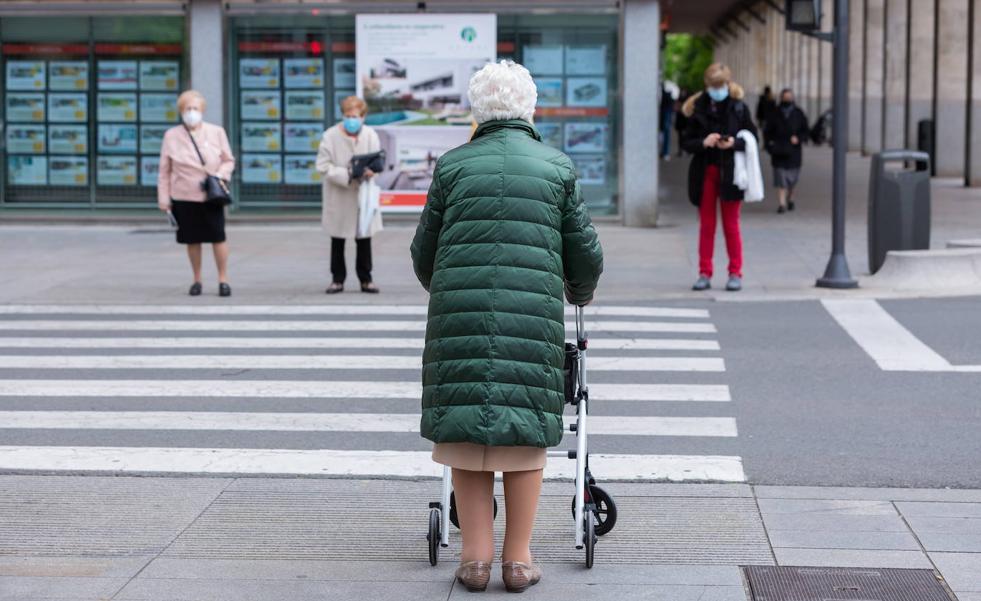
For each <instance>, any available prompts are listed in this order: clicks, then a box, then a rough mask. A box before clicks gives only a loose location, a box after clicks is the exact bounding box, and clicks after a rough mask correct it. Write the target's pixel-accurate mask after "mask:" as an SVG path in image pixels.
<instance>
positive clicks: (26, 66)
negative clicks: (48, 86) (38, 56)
mask: <svg viewBox="0 0 981 601" xmlns="http://www.w3.org/2000/svg"><path fill="white" fill-rule="evenodd" d="M44 79H45V68H44V61H7V89H8V90H18V91H19V90H38V91H42V90H44V83H45V82H44Z"/></svg>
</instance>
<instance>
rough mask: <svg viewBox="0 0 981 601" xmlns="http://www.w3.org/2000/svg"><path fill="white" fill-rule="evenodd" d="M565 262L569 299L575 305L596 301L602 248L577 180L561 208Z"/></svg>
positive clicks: (601, 269)
mask: <svg viewBox="0 0 981 601" xmlns="http://www.w3.org/2000/svg"><path fill="white" fill-rule="evenodd" d="M562 265H563V270H564V272H565V273H564V276H565V297H566V299H567V300H568V301H569V302H570V303H572V304H574V305H584V304H586V303H588V302H589V301H591V300H593V292H595V291H596V284H597V283H598V282H599V277H600V274H601V273H603V247H601V246H600V242H599V236H597V235H596V229H595V228H594V227H593V222H592V221H591V220H590V219H589V211H588V210H587V209H586V204H585V203H584V202H583V199H582V190H581V189H580V187H579V181H578V180H573V182H572V184H571V189H569V190H568V193H567V197H566V202H565V206H564V207H563V210H562Z"/></svg>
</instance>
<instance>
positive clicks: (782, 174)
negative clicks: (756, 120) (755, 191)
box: [763, 88, 810, 213]
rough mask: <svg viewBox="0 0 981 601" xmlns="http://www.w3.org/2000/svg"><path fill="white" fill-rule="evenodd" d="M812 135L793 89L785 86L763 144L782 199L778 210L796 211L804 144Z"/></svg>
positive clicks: (778, 196) (764, 135)
mask: <svg viewBox="0 0 981 601" xmlns="http://www.w3.org/2000/svg"><path fill="white" fill-rule="evenodd" d="M809 134H810V128H809V127H808V125H807V115H805V114H804V111H802V110H801V109H800V107H798V106H797V105H796V104H794V92H793V90H791V89H790V88H784V89H783V90H782V91H781V92H780V104H779V105H778V106H777V108H776V109H774V111H773V112H772V113H771V114H770V117H769V118H768V119H767V121H766V129H765V130H764V131H763V139H764V140H766V143H765V144H764V146H765V147H766V151H767V152H769V153H770V163H771V164H772V165H773V186H774V187H775V188H776V189H777V198H778V200H779V201H780V207H779V208H778V209H777V212H778V213H783V212H785V211H793V210H794V187H795V186H796V185H797V180H798V178H799V177H800V167H801V162H802V158H803V156H802V155H803V151H802V149H801V144H803V142H804V140H805V139H806V138H807V136H808V135H809Z"/></svg>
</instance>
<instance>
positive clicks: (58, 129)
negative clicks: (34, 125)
mask: <svg viewBox="0 0 981 601" xmlns="http://www.w3.org/2000/svg"><path fill="white" fill-rule="evenodd" d="M88 151H89V128H88V127H86V126H84V125H54V124H52V125H49V126H48V152H50V153H51V154H86V153H88Z"/></svg>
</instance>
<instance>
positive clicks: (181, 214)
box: [170, 200, 225, 244]
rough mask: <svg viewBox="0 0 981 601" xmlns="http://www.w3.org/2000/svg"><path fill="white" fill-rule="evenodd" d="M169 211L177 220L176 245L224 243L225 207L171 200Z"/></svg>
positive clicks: (215, 204) (214, 204)
mask: <svg viewBox="0 0 981 601" xmlns="http://www.w3.org/2000/svg"><path fill="white" fill-rule="evenodd" d="M170 210H171V212H172V213H173V214H174V219H176V220H177V243H178V244H201V243H204V242H207V243H212V244H214V243H217V242H224V241H225V207H223V206H221V205H219V204H217V203H208V202H193V201H190V200H173V201H171V209H170Z"/></svg>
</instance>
